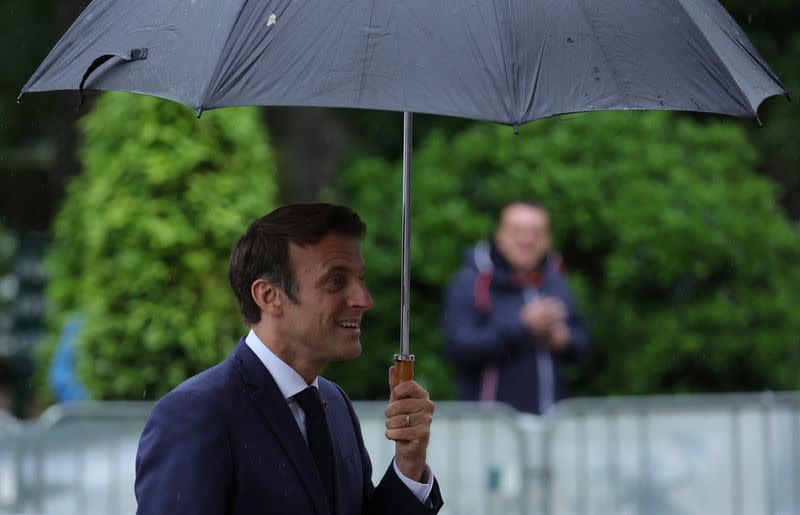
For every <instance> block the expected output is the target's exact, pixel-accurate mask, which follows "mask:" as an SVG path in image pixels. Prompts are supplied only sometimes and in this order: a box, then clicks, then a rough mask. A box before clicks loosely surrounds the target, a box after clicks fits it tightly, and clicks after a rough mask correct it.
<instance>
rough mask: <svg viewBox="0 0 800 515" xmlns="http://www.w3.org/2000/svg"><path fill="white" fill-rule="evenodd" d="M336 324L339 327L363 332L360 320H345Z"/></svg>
mask: <svg viewBox="0 0 800 515" xmlns="http://www.w3.org/2000/svg"><path fill="white" fill-rule="evenodd" d="M336 325H338V326H339V327H341V328H343V329H350V330H351V331H358V332H361V327H360V323H359V322H353V321H344V320H343V321H341V322H336Z"/></svg>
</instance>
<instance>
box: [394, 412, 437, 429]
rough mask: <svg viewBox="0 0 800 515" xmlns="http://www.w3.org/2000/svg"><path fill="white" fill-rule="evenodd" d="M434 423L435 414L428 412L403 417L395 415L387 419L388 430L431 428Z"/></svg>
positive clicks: (408, 414)
mask: <svg viewBox="0 0 800 515" xmlns="http://www.w3.org/2000/svg"><path fill="white" fill-rule="evenodd" d="M432 422H433V413H431V412H428V411H417V412H414V413H406V414H403V415H395V416H393V417H389V418H387V419H386V429H403V428H406V427H413V426H416V425H427V426H430V425H431V423H432Z"/></svg>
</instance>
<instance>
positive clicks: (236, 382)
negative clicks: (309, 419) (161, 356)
mask: <svg viewBox="0 0 800 515" xmlns="http://www.w3.org/2000/svg"><path fill="white" fill-rule="evenodd" d="M319 388H320V393H321V395H322V398H323V399H324V400H325V401H326V402H327V407H326V413H327V417H328V425H329V427H330V431H331V439H332V441H333V449H334V455H335V467H336V469H335V470H336V494H335V505H336V510H335V515H362V514H378V513H380V514H398V515H399V514H404V515H405V514H409V515H415V514H420V515H429V514H434V513H436V512H438V511H439V509H440V508H441V506H442V501H441V495H440V493H439V488H438V485H434V489H433V492H432V493H431V496H430V497H429V499H428V500H427V502H426V503H425V504H423V503H421V502H420V501H419V500H418V499H417V498H416V497H415V496H414V494H413V493H411V491H410V490H409V489H408V488H407V487H406V486H405V485H404V484H403V483H402V481H401V480H400V478H398V477H397V475H396V474H395V472H394V468H393V466H392V465H391V464H390V465H389V468H388V470H387V472H386V474H385V475H384V477H383V480H382V481H381V482H380V484H379V485H378V486H377V487H374V486H373V484H372V480H371V476H372V465H371V463H370V460H369V456H368V455H367V450H366V448H365V447H364V442H363V439H362V436H361V428H360V426H359V422H358V419H357V417H356V414H355V412H354V411H353V406H352V404H351V403H350V400H349V399H348V398H347V396H346V395H345V394H344V392H343V391H342V390H341V388H339V386H337V385H336V384H334V383H332V382H330V381H327V380H325V379H323V378H320V379H319ZM135 491H136V499H137V502H138V510H137V514H139V515H167V514H169V515H176V514H183V513H186V514H192V515H201V514H209V515H210V514H214V515H220V514H248V515H249V514H286V515H306V514H308V515H311V514H317V515H329V513H330V512H329V510H328V508H327V506H326V503H325V501H324V490H323V486H322V482H321V480H320V478H319V475H318V473H317V469H316V466H315V464H314V460H313V458H312V455H311V452H310V451H309V449H308V445H307V444H306V442H305V440H304V439H303V436H302V434H301V432H300V428H299V427H298V426H297V422H296V421H295V419H294V416H293V415H292V413H291V411H290V409H289V406H288V404H287V403H286V400H285V399H284V397H283V395H282V394H281V392H280V390H279V389H278V385H277V384H276V383H275V381H274V380H273V379H272V376H271V375H270V374H269V372H267V369H266V368H265V367H264V365H263V364H262V363H261V361H260V360H259V359H258V357H257V356H256V355H255V353H253V351H252V350H251V349H250V348H249V347H248V346H247V345H246V344H245V343H244V338H242V339H241V340H240V341H239V343H238V344H237V346H236V349H235V350H234V351H233V353H232V354H231V355H230V357H228V359H226V360H225V361H223V362H222V363H220V364H219V365H217V366H215V367H213V368H210V369H208V370H206V371H205V372H203V373H201V374H199V375H197V376H194V377H192V378H191V379H189V380H187V381H186V382H184V383H183V384H181V385H180V386H178V387H177V388H176V389H175V390H173V391H172V392H170V393H169V394H167V395H166V396H165V397H164V398H163V399H161V400H160V401H159V402H158V403H157V404H156V406H155V407H154V409H153V412H152V413H151V415H150V418H149V419H148V421H147V424H146V426H145V428H144V432H143V433H142V437H141V439H140V441H139V450H138V453H137V456H136V486H135Z"/></svg>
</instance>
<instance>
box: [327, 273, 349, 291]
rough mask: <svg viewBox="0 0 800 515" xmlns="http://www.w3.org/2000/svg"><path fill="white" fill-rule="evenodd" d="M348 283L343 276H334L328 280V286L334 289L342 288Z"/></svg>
mask: <svg viewBox="0 0 800 515" xmlns="http://www.w3.org/2000/svg"><path fill="white" fill-rule="evenodd" d="M345 282H346V279H345V277H344V276H343V275H334V276H332V277H331V278H330V279H328V284H330V285H331V286H332V287H334V288H342V287H343V286H344V284H345Z"/></svg>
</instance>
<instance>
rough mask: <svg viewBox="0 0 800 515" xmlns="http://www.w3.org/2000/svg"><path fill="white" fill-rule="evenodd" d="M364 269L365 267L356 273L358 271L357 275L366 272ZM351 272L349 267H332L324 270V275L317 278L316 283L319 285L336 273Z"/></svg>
mask: <svg viewBox="0 0 800 515" xmlns="http://www.w3.org/2000/svg"><path fill="white" fill-rule="evenodd" d="M366 268H367V267H366V266H362V267H360V268H359V269H358V270H357V271H358V273H359V274H363V273H364V271H365V270H366ZM352 271H353V269H352V268H351V267H347V266H344V265H334V266H332V267H330V268H328V269H326V270H325V271H324V273H323V274H322V276H321V277H320V278H319V281H317V282H318V283H320V282H322V281H324V280H325V279H327V278H328V277H330V276H331V275H333V274H336V273H350V272H352Z"/></svg>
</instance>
